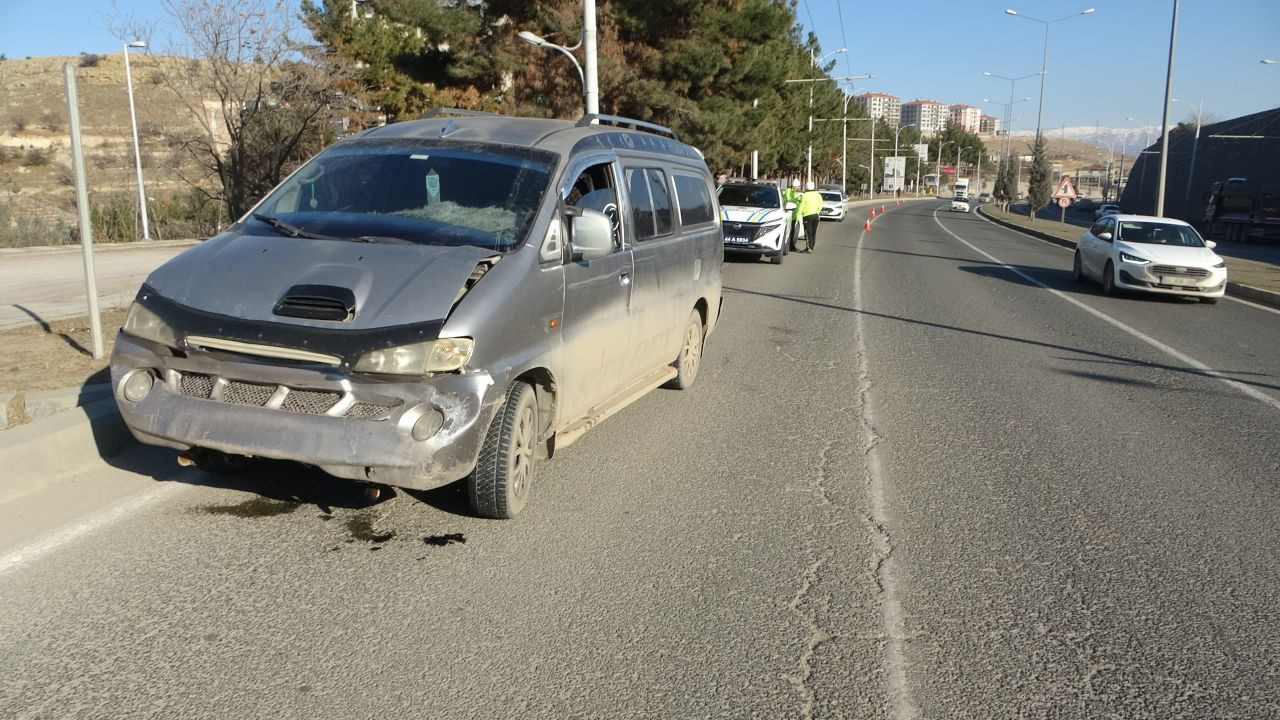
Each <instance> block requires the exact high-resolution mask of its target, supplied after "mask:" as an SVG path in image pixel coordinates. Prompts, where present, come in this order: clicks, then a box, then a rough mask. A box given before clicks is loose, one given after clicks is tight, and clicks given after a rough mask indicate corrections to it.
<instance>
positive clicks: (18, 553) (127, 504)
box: [0, 482, 189, 576]
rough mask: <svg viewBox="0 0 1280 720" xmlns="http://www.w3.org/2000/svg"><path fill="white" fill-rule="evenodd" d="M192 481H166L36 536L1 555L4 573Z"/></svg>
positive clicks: (104, 525)
mask: <svg viewBox="0 0 1280 720" xmlns="http://www.w3.org/2000/svg"><path fill="white" fill-rule="evenodd" d="M187 487H189V486H188V485H186V484H184V483H180V482H164V483H161V484H160V485H158V486H157V487H155V488H153V489H151V490H148V491H147V492H145V493H143V494H141V495H136V496H134V497H131V498H129V499H128V500H125V501H123V502H120V503H118V504H116V505H113V506H111V507H109V508H107V509H106V510H103V511H101V512H97V513H94V514H93V515H90V516H89V517H87V518H84V519H82V520H80V521H78V522H76V523H73V524H71V525H68V526H66V527H63V528H61V529H59V530H55V531H53V532H51V533H47V534H45V535H44V536H42V537H40V538H38V539H36V540H33V541H31V542H29V543H27V544H25V545H22V546H20V547H18V549H16V550H12V551H10V552H8V553H5V554H4V555H0V576H4V575H5V574H7V573H9V572H10V571H12V570H15V569H17V568H19V567H22V566H23V565H25V564H27V563H29V562H31V561H33V560H35V559H37V558H39V557H41V556H43V555H47V554H48V553H51V552H53V551H55V550H58V549H59V548H61V547H63V546H64V545H67V544H69V543H72V542H74V541H76V540H77V539H79V538H81V537H83V536H85V535H88V534H89V533H91V532H94V531H96V530H100V529H102V528H104V527H106V526H108V525H111V524H112V523H115V522H118V521H119V520H122V519H123V518H125V517H126V516H128V515H132V514H133V513H136V512H138V511H139V510H142V509H143V508H145V507H147V506H148V505H153V504H155V503H157V502H159V501H160V500H163V499H165V498H167V497H169V496H170V495H174V494H177V493H179V492H181V491H182V490H185V489H186V488H187Z"/></svg>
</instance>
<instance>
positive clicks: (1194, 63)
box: [0, 0, 1280, 129]
mask: <svg viewBox="0 0 1280 720" xmlns="http://www.w3.org/2000/svg"><path fill="white" fill-rule="evenodd" d="M118 5H119V7H120V8H121V9H123V10H125V11H126V12H129V13H131V14H133V15H135V16H138V17H159V16H160V15H161V10H160V0H118ZM1007 7H1012V8H1014V9H1016V10H1018V11H1019V12H1021V13H1023V14H1027V15H1034V16H1036V17H1041V18H1046V19H1052V18H1057V17H1062V16H1064V15H1069V14H1072V13H1074V12H1078V11H1080V10H1083V9H1085V8H1087V7H1094V8H1096V12H1094V13H1092V14H1090V15H1086V16H1082V17H1077V18H1074V19H1071V20H1066V21H1063V22H1060V23H1056V24H1054V25H1053V27H1052V29H1051V30H1050V37H1049V74H1048V76H1047V78H1046V85H1045V100H1044V126H1045V127H1046V128H1053V127H1060V126H1062V125H1064V124H1065V125H1069V126H1076V125H1093V124H1094V123H1095V122H1097V123H1100V124H1101V125H1103V126H1104V127H1135V126H1138V125H1142V124H1145V123H1146V122H1147V121H1148V120H1150V121H1152V122H1154V123H1157V124H1158V123H1159V122H1160V112H1161V101H1162V98H1163V94H1164V76H1165V64H1166V62H1167V59H1168V49H1169V21H1170V17H1171V12H1172V7H1173V0H1093V2H1089V1H1088V0H1085V1H1083V2H1075V0H905V1H904V2H886V1H885V0H843V2H841V3H840V4H839V6H837V0H800V2H799V6H798V11H799V17H800V21H801V23H802V24H804V25H805V26H806V27H808V26H810V25H814V26H816V27H818V28H819V31H818V38H819V40H820V41H821V43H822V46H823V48H824V50H835V49H837V48H840V47H847V48H848V49H849V52H848V53H847V55H846V56H837V59H838V64H837V67H836V70H837V74H842V75H844V74H863V73H869V74H873V75H876V76H877V77H876V78H875V79H873V80H864V81H860V82H858V83H857V84H856V87H855V88H854V89H856V88H864V87H865V88H870V89H874V90H879V91H883V92H888V93H892V94H894V95H898V96H901V97H902V98H903V99H904V100H909V99H913V98H917V97H928V98H932V99H935V100H939V101H942V102H946V103H948V104H949V103H954V102H965V103H969V104H972V105H979V106H984V107H985V109H986V111H987V112H988V113H990V114H992V115H997V116H998V115H1000V114H1002V112H1003V110H1002V109H1001V107H1000V106H998V105H994V104H989V103H983V102H982V100H983V98H990V99H992V100H1000V101H1002V102H1007V101H1008V99H1009V84H1008V83H1007V82H1005V81H1003V80H995V79H992V78H988V77H984V76H983V75H982V72H983V71H989V72H993V73H996V74H998V75H1006V76H1009V77H1017V76H1020V75H1028V74H1031V73H1037V72H1039V70H1040V60H1041V51H1042V49H1043V47H1044V44H1043V43H1044V30H1043V26H1042V25H1040V24H1039V23H1033V22H1030V21H1027V20H1024V19H1020V18H1015V17H1011V16H1008V15H1005V14H1004V9H1005V8H1007ZM111 10H112V3H111V0H0V53H4V54H5V55H7V56H9V57H11V58H20V57H24V56H27V55H33V56H34V55H74V54H77V53H79V52H82V51H83V52H112V51H118V50H119V42H118V41H117V40H116V39H115V38H113V37H112V36H111V34H110V33H108V32H107V31H106V29H105V28H104V27H103V22H102V15H103V14H104V13H110V12H111ZM841 15H843V25H842V24H841ZM1262 58H1273V59H1277V60H1280V0H1182V8H1181V15H1180V17H1179V23H1178V55H1177V60H1176V65H1175V68H1174V73H1175V74H1174V97H1177V98H1180V99H1185V100H1189V101H1191V102H1193V103H1195V102H1198V101H1199V100H1200V99H1201V98H1204V108H1205V115H1206V116H1207V117H1213V118H1216V119H1226V118H1230V117H1235V116H1238V115H1243V114H1246V113H1250V112H1256V111H1258V110H1264V109H1267V108H1272V107H1276V106H1280V65H1262V64H1261V63H1259V62H1258V61H1259V60H1260V59H1262ZM1028 95H1029V96H1031V97H1032V101H1031V102H1025V103H1020V104H1018V105H1017V112H1016V115H1017V116H1019V117H1021V118H1022V120H1021V121H1020V122H1018V123H1016V124H1015V126H1014V127H1015V129H1016V128H1034V126H1035V115H1036V113H1035V107H1036V99H1037V98H1038V95H1039V82H1038V79H1037V78H1031V79H1028V80H1023V81H1021V82H1019V83H1018V85H1017V87H1016V95H1015V99H1017V98H1022V97H1026V96H1028ZM1174 108H1175V109H1174V111H1173V115H1172V120H1179V119H1185V118H1187V117H1188V116H1189V112H1190V111H1189V109H1188V107H1187V106H1186V105H1183V104H1180V103H1174ZM1129 117H1133V118H1136V120H1133V121H1130V120H1127V119H1126V118H1129Z"/></svg>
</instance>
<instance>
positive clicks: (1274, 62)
mask: <svg viewBox="0 0 1280 720" xmlns="http://www.w3.org/2000/svg"><path fill="white" fill-rule="evenodd" d="M1258 62H1260V63H1262V64H1263V65H1277V64H1280V60H1272V59H1271V58H1262V59H1261V60H1259V61H1258Z"/></svg>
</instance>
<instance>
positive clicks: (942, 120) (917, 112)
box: [902, 99, 951, 135]
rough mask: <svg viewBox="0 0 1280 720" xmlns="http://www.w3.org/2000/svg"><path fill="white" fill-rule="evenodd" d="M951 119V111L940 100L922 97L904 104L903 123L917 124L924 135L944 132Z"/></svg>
mask: <svg viewBox="0 0 1280 720" xmlns="http://www.w3.org/2000/svg"><path fill="white" fill-rule="evenodd" d="M950 119H951V113H950V111H949V110H948V108H947V106H946V105H943V104H942V103H940V102H935V101H933V100H924V99H920V100H912V101H911V102H909V103H903V104H902V124H903V125H915V126H916V127H918V128H920V133H921V134H922V135H930V134H932V133H937V132H942V131H943V130H944V129H946V127H947V121H948V120H950Z"/></svg>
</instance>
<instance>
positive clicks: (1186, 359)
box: [933, 210, 1280, 410]
mask: <svg viewBox="0 0 1280 720" xmlns="http://www.w3.org/2000/svg"><path fill="white" fill-rule="evenodd" d="M933 221H934V222H935V223H937V224H938V227H940V228H942V230H943V231H944V232H946V233H947V234H948V235H950V236H951V237H953V238H955V239H957V240H959V241H960V242H962V243H964V244H965V245H967V246H968V247H969V249H970V250H973V251H974V252H976V253H978V254H979V255H982V256H983V257H985V258H987V259H988V260H990V261H991V262H994V263H995V264H997V265H999V266H1001V267H1003V268H1005V269H1006V270H1009V271H1010V272H1012V273H1013V274H1015V275H1017V276H1018V277H1020V278H1022V279H1023V280H1026V281H1027V282H1029V283H1031V284H1033V285H1036V286H1037V287H1041V288H1044V289H1045V290H1048V291H1049V292H1051V293H1053V294H1054V295H1056V296H1057V297H1059V298H1060V299H1062V300H1065V301H1067V302H1069V303H1071V304H1072V305H1075V306H1076V307H1078V308H1080V309H1081V310H1084V311H1085V312H1087V313H1089V314H1090V315H1093V316H1094V317H1096V318H1098V319H1099V320H1102V321H1104V322H1107V323H1109V324H1111V325H1113V326H1115V327H1117V328H1119V329H1121V330H1123V331H1125V332H1127V333H1129V334H1130V335H1132V336H1133V337H1135V338H1137V339H1139V340H1141V341H1143V342H1145V343H1147V344H1148V345H1150V346H1151V347H1153V348H1155V349H1157V350H1160V351H1161V352H1164V353H1166V354H1168V355H1170V356H1172V357H1174V358H1176V359H1177V360H1178V361H1180V362H1182V363H1183V364H1186V365H1190V366H1191V367H1193V368H1195V369H1197V370H1199V371H1201V372H1202V373H1204V374H1205V375H1206V376H1208V377H1211V378H1213V379H1215V380H1219V381H1221V382H1223V383H1225V384H1227V385H1230V386H1231V387H1232V388H1234V389H1236V390H1239V391H1240V392H1242V393H1244V394H1245V395H1248V396H1249V397H1251V398H1253V399H1254V400H1259V401H1261V402H1264V403H1266V404H1267V405H1270V406H1271V407H1273V408H1275V409H1276V410H1280V400H1277V399H1276V398H1273V397H1271V396H1270V395H1267V394H1266V393H1264V392H1261V391H1259V390H1256V389H1254V388H1251V387H1249V386H1248V385H1245V384H1244V383H1241V382H1239V381H1238V380H1233V379H1232V378H1230V377H1227V376H1226V375H1223V374H1222V373H1220V372H1218V371H1217V370H1214V369H1213V368H1211V367H1209V366H1208V365H1205V364H1204V363H1202V362H1200V361H1199V360H1196V359H1195V358H1193V357H1191V356H1189V355H1186V354H1185V353H1182V352H1179V351H1178V350H1174V349H1173V348H1171V347H1169V346H1168V345H1165V344H1164V343H1162V342H1160V341H1159V340H1156V339H1155V338H1153V337H1151V336H1150V335H1147V334H1146V333H1144V332H1142V331H1141V330H1137V329H1135V328H1132V327H1130V326H1128V325H1126V324H1124V323H1123V322H1121V321H1119V320H1117V319H1115V318H1113V317H1111V316H1110V315H1108V314H1106V313H1104V312H1102V311H1101V310H1098V309H1097V308H1094V307H1091V306H1090V305H1088V304H1086V303H1083V302H1080V301H1079V300H1077V299H1075V298H1073V297H1071V296H1070V295H1067V294H1066V293H1064V292H1062V291H1060V290H1054V289H1053V288H1051V287H1049V286H1048V285H1045V284H1044V283H1042V282H1040V281H1039V280H1037V279H1035V278H1033V277H1031V276H1030V275H1028V274H1026V273H1024V272H1022V271H1021V270H1019V269H1018V268H1016V267H1014V266H1012V265H1010V264H1008V263H1006V262H1004V261H1003V260H1001V259H1000V258H998V257H996V256H995V255H992V254H991V253H989V252H986V251H985V250H982V249H980V248H978V247H977V246H976V245H974V244H973V243H971V242H969V241H968V240H965V239H964V238H962V237H960V236H959V235H957V234H955V233H953V232H951V230H949V229H948V228H947V226H946V225H943V224H942V221H941V220H939V219H938V211H937V210H934V211H933Z"/></svg>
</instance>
